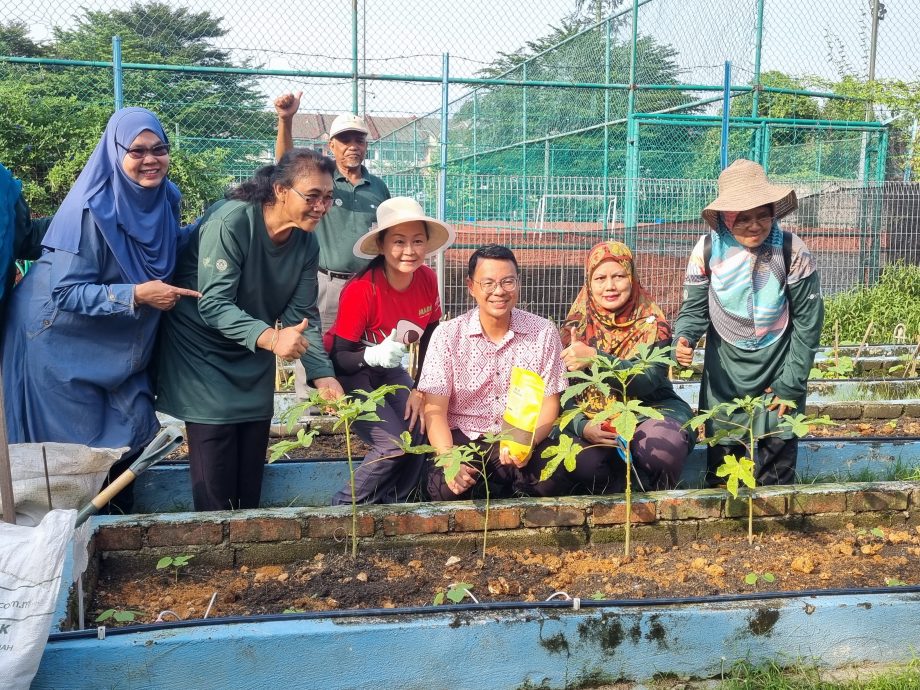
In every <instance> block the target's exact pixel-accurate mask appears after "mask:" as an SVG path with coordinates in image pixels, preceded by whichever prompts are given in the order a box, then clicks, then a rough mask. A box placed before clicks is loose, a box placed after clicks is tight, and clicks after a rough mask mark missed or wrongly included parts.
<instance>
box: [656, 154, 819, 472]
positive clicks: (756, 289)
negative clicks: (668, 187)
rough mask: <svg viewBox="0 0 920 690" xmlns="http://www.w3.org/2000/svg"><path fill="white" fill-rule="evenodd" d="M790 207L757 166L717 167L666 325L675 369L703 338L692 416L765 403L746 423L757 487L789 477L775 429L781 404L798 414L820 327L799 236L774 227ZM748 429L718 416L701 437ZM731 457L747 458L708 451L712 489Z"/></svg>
mask: <svg viewBox="0 0 920 690" xmlns="http://www.w3.org/2000/svg"><path fill="white" fill-rule="evenodd" d="M797 205H798V202H797V201H796V197H795V192H794V191H793V190H792V188H791V187H785V186H780V185H774V184H771V183H770V182H769V181H768V180H767V176H766V173H765V172H764V170H763V168H762V167H761V166H760V165H758V164H757V163H754V162H752V161H748V160H743V159H742V160H737V161H735V162H734V163H732V164H731V165H730V166H729V167H728V168H726V169H725V170H723V171H722V174H721V175H720V176H719V196H718V197H717V198H716V200H715V201H713V202H712V203H711V204H709V206H707V207H706V208H705V209H703V214H702V215H703V219H704V220H705V221H706V222H707V223H708V224H709V226H710V227H711V228H712V230H711V232H709V233H708V234H707V235H705V236H703V237H701V238H700V240H699V241H698V242H697V243H696V246H695V247H694V249H693V252H692V254H691V255H690V263H689V265H688V267H687V274H686V278H685V281H684V300H683V304H682V305H681V308H680V314H679V315H678V317H677V321H676V322H675V324H674V336H675V342H676V349H675V356H676V358H677V361H678V362H679V363H680V364H681V365H683V366H689V365H690V363H691V361H692V357H693V344H695V343H696V342H697V340H699V338H700V337H701V336H702V335H703V334H704V333H705V334H706V355H705V359H704V362H703V381H702V384H701V388H700V405H699V406H700V409H709V408H712V407H715V406H716V405H718V404H719V403H723V402H729V401H731V400H732V399H733V398H736V397H739V398H740V397H744V396H746V395H751V396H755V397H756V396H764V398H765V401H766V402H767V403H768V404H767V406H766V409H765V410H764V412H763V414H760V415H758V417H757V418H756V419H755V420H754V424H755V428H754V431H755V436H757V437H762V436H764V435H765V434H769V436H767V437H766V438H761V440H760V441H759V443H758V444H757V446H758V447H757V452H756V456H757V457H756V458H754V460H755V463H756V467H755V476H756V479H757V483H758V484H790V483H792V482H793V481H794V479H795V463H796V456H797V453H798V444H797V441H796V439H795V437H794V436H793V435H792V434H791V433H790V432H786V431H782V432H778V431H777V428H778V424H779V418H780V417H782V416H783V414H785V413H786V411H787V410H788V409H789V408H788V406H787V405H786V404H785V402H784V401H791V402H794V403H795V406H796V409H798V410H802V411H804V408H805V388H806V384H807V381H808V372H809V370H810V369H811V366H812V363H813V362H814V357H815V352H816V350H817V348H818V340H819V338H820V335H821V327H822V325H823V322H824V302H823V301H822V299H821V284H820V281H819V278H818V272H817V270H816V266H815V259H814V257H813V256H812V254H811V252H809V251H808V248H807V247H806V246H805V244H804V243H803V242H802V240H801V239H799V237H798V236H796V235H795V234H793V233H789V232H783V231H782V230H780V227H779V220H780V219H781V218H783V217H784V216H786V215H787V214H789V213H791V212H792V211H794V210H795V209H796V207H797ZM747 423H748V420H747V418H746V416H745V415H744V414H743V413H735V414H733V415H719V416H718V417H716V418H714V419H713V420H712V421H711V422H708V423H707V428H706V433H707V435H708V436H711V435H712V434H713V433H715V432H716V431H718V430H720V429H725V430H729V429H730V430H733V431H735V432H737V429H738V426H737V425H738V424H741V425H742V427H746V426H747ZM725 443H730V441H726V442H725ZM751 452H753V451H751ZM731 453H734V454H735V455H736V456H737V457H740V455H739V453H743V454H745V455H749V453H745V452H744V449H743V448H740V447H738V446H732V445H722V444H717V445H715V446H713V447H711V448H709V450H708V453H707V473H706V475H707V476H706V482H707V484H708V485H710V486H713V485H715V484H716V483H718V482H719V479H718V478H717V477H716V476H715V470H716V468H717V467H718V466H719V465H721V464H722V462H723V459H724V457H725V455H727V454H731Z"/></svg>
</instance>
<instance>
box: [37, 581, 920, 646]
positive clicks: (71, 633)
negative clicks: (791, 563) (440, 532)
mask: <svg viewBox="0 0 920 690" xmlns="http://www.w3.org/2000/svg"><path fill="white" fill-rule="evenodd" d="M875 594H920V585H904V586H898V587H872V588H843V589H805V590H798V591H793V592H749V593H744V594H712V595H707V596H702V597H669V598H661V599H575V598H573V599H567V600H560V599H554V600H551V601H534V602H526V601H502V602H491V603H490V602H484V603H479V604H474V603H469V604H445V605H441V606H410V607H405V608H397V609H346V610H341V611H322V612H314V613H276V614H268V615H266V614H260V615H254V616H228V617H225V618H197V619H194V620H185V621H176V622H170V623H165V622H164V623H151V624H148V625H131V626H125V627H123V628H108V627H106V628H105V635H106V637H108V636H111V635H129V634H133V633H141V632H156V631H160V630H180V629H182V628H197V627H199V626H211V625H238V624H243V623H272V622H278V621H291V620H330V621H338V620H348V619H353V618H398V617H400V616H424V615H430V614H432V613H487V612H490V611H540V610H566V609H568V610H575V611H577V610H584V609H601V608H624V609H636V608H652V607H658V606H661V607H666V606H687V605H700V604H731V603H736V602H743V601H765V600H769V599H816V598H821V597H839V596H860V595H875ZM98 636H99V633H98V627H96V628H87V629H85V630H68V631H65V632H59V633H51V634H50V635H49V636H48V642H63V641H68V640H82V639H94V638H97V637H98Z"/></svg>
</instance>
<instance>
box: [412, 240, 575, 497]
mask: <svg viewBox="0 0 920 690" xmlns="http://www.w3.org/2000/svg"><path fill="white" fill-rule="evenodd" d="M466 282H467V288H468V289H469V291H470V294H471V295H472V296H473V299H475V300H476V305H477V306H476V307H475V308H474V309H472V310H470V311H468V312H466V313H465V314H461V315H460V316H458V317H457V318H455V319H452V320H451V321H447V322H445V323H443V324H441V325H440V326H439V327H438V329H437V330H436V331H435V332H434V335H433V336H432V337H431V342H430V343H429V345H428V351H427V354H426V357H425V363H424V366H423V367H422V375H421V378H420V379H419V383H418V389H419V390H420V391H422V392H423V393H424V394H425V423H426V427H427V429H428V440H429V442H430V443H431V445H433V446H434V447H435V448H437V449H438V452H439V453H442V452H445V451H447V450H449V449H450V448H451V447H453V446H455V445H462V444H465V443H468V442H470V441H472V440H475V439H477V438H478V437H479V436H481V435H482V434H484V433H488V432H498V431H500V430H501V428H502V414H503V412H504V411H505V404H506V402H507V398H508V386H509V383H510V380H511V369H512V368H513V367H522V368H524V369H529V370H530V371H533V372H536V373H538V374H540V376H542V377H543V381H544V382H545V383H546V396H545V397H544V398H543V407H542V409H541V411H540V417H539V419H538V422H537V429H536V432H535V434H534V439H533V450H532V451H531V454H530V456H529V457H526V458H515V457H514V456H512V455H509V454H508V453H507V451H504V452H502V453H499V451H498V448H497V447H495V445H493V446H492V447H489V448H488V449H487V455H486V459H487V465H486V466H487V472H488V475H489V487H490V490H491V492H490V493H491V494H492V495H493V496H508V495H511V494H512V493H514V492H515V491H516V492H519V493H525V494H530V493H539V492H538V491H537V492H534V490H533V489H534V486H535V485H536V484H537V483H538V482H539V471H540V469H542V466H543V464H544V463H543V462H539V461H536V460H537V459H538V458H539V457H540V452H541V451H542V448H543V447H544V446H545V445H546V444H547V443H549V441H547V440H546V439H547V435H548V434H549V432H550V430H551V429H552V426H553V422H554V421H555V420H556V417H558V415H559V394H560V393H561V392H562V391H563V390H564V389H565V373H564V372H565V368H564V366H563V364H562V359H561V352H562V343H561V341H560V340H559V331H558V330H557V329H556V327H555V326H554V325H553V323H552V322H551V321H548V320H546V319H544V318H541V317H539V316H536V315H535V314H531V313H529V312H526V311H523V310H521V309H516V308H515V305H516V304H517V301H518V294H519V288H520V277H519V275H518V265H517V260H516V259H515V257H514V254H513V253H512V252H511V250H510V249H508V248H507V247H503V246H501V245H497V244H490V245H485V246H483V247H480V248H479V249H477V250H476V251H475V252H473V254H472V256H470V261H469V270H468V275H467V281H466ZM531 459H533V460H534V461H531V462H528V461H529V460H531ZM481 483H482V478H481V476H480V471H479V470H477V469H476V468H474V467H470V466H468V465H464V466H462V467H461V469H460V472H459V473H458V474H457V476H456V477H455V478H454V479H453V480H450V481H448V480H447V479H446V477H445V476H444V470H443V469H441V468H440V467H433V468H432V469H431V472H430V473H429V476H428V493H429V495H430V496H431V498H432V500H435V501H448V500H457V499H464V498H471V497H472V496H473V493H474V491H475V489H476V487H477V486H478V485H480V484H481Z"/></svg>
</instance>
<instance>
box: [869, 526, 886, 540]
mask: <svg viewBox="0 0 920 690" xmlns="http://www.w3.org/2000/svg"><path fill="white" fill-rule="evenodd" d="M869 533H870V534H872V535H873V536H876V537H878V538H879V539H884V538H885V533H884V532H883V531H882V528H881V527H873V528H872V529H870V530H869Z"/></svg>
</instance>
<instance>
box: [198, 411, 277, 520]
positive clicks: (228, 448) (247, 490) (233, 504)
mask: <svg viewBox="0 0 920 690" xmlns="http://www.w3.org/2000/svg"><path fill="white" fill-rule="evenodd" d="M270 425H271V420H270V419H265V420H260V421H257V422H240V423H238V424H198V423H194V422H187V423H186V425H185V431H186V436H187V438H188V463H189V469H190V470H191V475H192V498H193V499H194V501H195V510H235V509H239V508H258V507H259V498H260V496H261V494H262V471H263V470H264V469H265V451H266V449H267V448H268V429H269V426H270Z"/></svg>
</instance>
